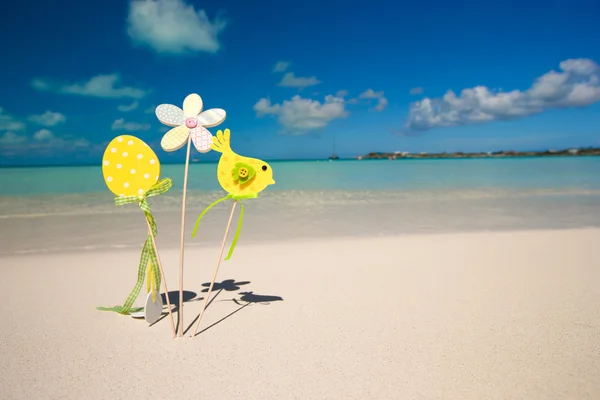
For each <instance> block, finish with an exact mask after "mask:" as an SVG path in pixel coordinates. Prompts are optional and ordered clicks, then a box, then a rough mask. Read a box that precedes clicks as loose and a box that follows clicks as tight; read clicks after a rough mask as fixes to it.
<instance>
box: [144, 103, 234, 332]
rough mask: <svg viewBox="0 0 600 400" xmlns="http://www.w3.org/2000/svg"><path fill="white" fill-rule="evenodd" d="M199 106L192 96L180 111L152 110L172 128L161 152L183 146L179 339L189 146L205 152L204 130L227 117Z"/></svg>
mask: <svg viewBox="0 0 600 400" xmlns="http://www.w3.org/2000/svg"><path fill="white" fill-rule="evenodd" d="M203 105H204V104H203V102H202V98H201V97H200V96H199V95H198V94H196V93H192V94H190V95H188V96H187V97H186V98H185V99H184V100H183V110H182V109H181V108H179V107H177V106H174V105H172V104H160V105H159V106H158V107H156V111H155V113H156V117H157V118H158V120H159V121H160V122H162V123H163V124H164V125H167V126H171V127H174V128H173V129H171V130H169V131H168V132H167V133H165V135H164V136H163V138H162V140H161V142H160V145H161V147H162V148H163V150H165V151H167V152H173V151H176V150H179V149H180V148H182V147H183V146H184V145H185V144H186V143H187V154H186V157H185V170H184V174H183V200H182V206H181V246H180V249H179V308H178V312H179V336H181V335H183V245H184V231H185V199H186V193H187V180H188V170H189V164H190V143H191V142H194V147H196V150H198V151H199V152H200V153H207V152H209V151H210V145H211V143H212V138H213V137H212V134H211V133H210V132H209V131H208V130H207V129H206V128H210V127H214V126H217V125H219V124H220V123H221V122H223V121H224V120H225V117H226V115H227V114H226V112H225V110H223V109H222V108H211V109H210V110H206V111H204V112H202V107H203ZM201 112H202V113H201Z"/></svg>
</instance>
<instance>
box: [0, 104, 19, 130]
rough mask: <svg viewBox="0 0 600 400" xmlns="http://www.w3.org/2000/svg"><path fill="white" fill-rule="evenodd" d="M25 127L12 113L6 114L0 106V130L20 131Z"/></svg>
mask: <svg viewBox="0 0 600 400" xmlns="http://www.w3.org/2000/svg"><path fill="white" fill-rule="evenodd" d="M23 129H25V124H24V123H22V122H21V121H18V120H17V119H15V118H14V117H13V116H12V115H10V114H7V113H6V111H4V109H3V108H2V107H0V131H22V130H23Z"/></svg>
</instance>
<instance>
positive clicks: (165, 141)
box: [160, 125, 190, 151]
mask: <svg viewBox="0 0 600 400" xmlns="http://www.w3.org/2000/svg"><path fill="white" fill-rule="evenodd" d="M189 135H190V128H188V127H187V126H185V125H181V126H178V127H177V128H173V129H171V130H170V131H169V132H167V133H165V136H163V138H162V140H161V141H160V146H161V147H162V148H163V150H164V151H175V150H179V149H180V148H182V147H183V146H184V145H185V143H186V142H187V139H188V136H189Z"/></svg>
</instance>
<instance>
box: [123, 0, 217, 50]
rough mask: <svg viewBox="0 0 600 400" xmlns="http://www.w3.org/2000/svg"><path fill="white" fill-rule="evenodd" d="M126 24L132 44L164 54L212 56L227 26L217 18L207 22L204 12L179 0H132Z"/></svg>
mask: <svg viewBox="0 0 600 400" xmlns="http://www.w3.org/2000/svg"><path fill="white" fill-rule="evenodd" d="M127 23H128V27H127V33H128V34H129V37H130V38H131V40H132V41H133V42H134V43H135V44H138V45H140V46H145V47H149V48H151V49H153V50H155V51H156V52H158V53H164V54H185V53H196V52H202V51H204V52H209V53H214V52H216V51H217V50H219V48H220V47H221V45H220V43H219V40H218V35H219V34H220V33H221V32H222V31H223V30H224V29H225V26H226V25H227V23H226V21H225V20H223V19H221V18H220V17H218V16H217V17H215V19H214V20H213V21H212V22H211V21H210V20H209V18H208V16H207V15H206V12H205V11H204V10H198V11H196V9H195V8H194V6H193V5H191V4H187V3H186V2H184V1H183V0H135V1H134V0H132V1H130V2H129V15H128V17H127Z"/></svg>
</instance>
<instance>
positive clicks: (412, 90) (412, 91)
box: [410, 87, 423, 95]
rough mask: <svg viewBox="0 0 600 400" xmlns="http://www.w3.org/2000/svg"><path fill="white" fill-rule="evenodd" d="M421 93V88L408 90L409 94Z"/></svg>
mask: <svg viewBox="0 0 600 400" xmlns="http://www.w3.org/2000/svg"><path fill="white" fill-rule="evenodd" d="M422 93H423V88H422V87H414V88H412V89H410V94H415V95H416V94H422Z"/></svg>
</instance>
